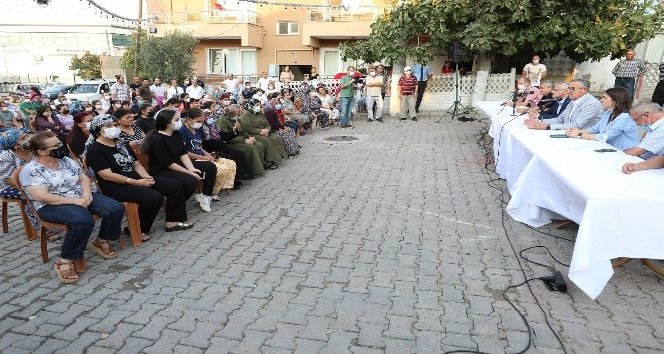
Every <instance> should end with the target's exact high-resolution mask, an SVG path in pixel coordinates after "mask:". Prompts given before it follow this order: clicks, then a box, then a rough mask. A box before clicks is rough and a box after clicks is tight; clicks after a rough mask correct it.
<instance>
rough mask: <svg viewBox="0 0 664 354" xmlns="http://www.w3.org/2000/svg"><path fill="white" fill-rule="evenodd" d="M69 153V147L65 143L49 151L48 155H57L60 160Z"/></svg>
mask: <svg viewBox="0 0 664 354" xmlns="http://www.w3.org/2000/svg"><path fill="white" fill-rule="evenodd" d="M67 155H69V152H68V151H67V147H66V146H64V145H62V146H60V147H59V148H57V149H53V150H51V152H49V153H48V156H51V157H55V158H56V159H58V160H61V159H64V158H65V157H66V156H67Z"/></svg>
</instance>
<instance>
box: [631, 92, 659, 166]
mask: <svg viewBox="0 0 664 354" xmlns="http://www.w3.org/2000/svg"><path fill="white" fill-rule="evenodd" d="M629 115H630V116H631V117H632V119H634V121H635V122H636V124H637V125H641V126H642V127H643V128H645V130H646V133H645V135H644V136H643V138H641V142H640V143H639V145H638V146H636V147H633V148H629V149H626V150H625V153H626V154H628V155H632V156H640V157H641V158H642V159H644V160H647V159H650V158H651V157H654V156H655V155H656V154H657V153H658V152H660V151H663V150H664V124H662V123H663V122H664V119H662V118H664V109H662V107H661V106H660V105H658V104H657V103H654V102H642V103H639V104H637V105H636V106H634V107H632V109H631V110H630V111H629Z"/></svg>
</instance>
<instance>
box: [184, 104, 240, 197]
mask: <svg viewBox="0 0 664 354" xmlns="http://www.w3.org/2000/svg"><path fill="white" fill-rule="evenodd" d="M203 121H204V117H203V111H202V110H200V109H198V108H192V109H190V110H188V111H187V118H186V119H185V120H184V124H183V125H182V127H180V130H179V132H180V135H182V140H184V146H185V148H186V149H187V154H188V155H189V158H190V159H191V160H192V161H194V162H197V161H209V162H212V163H214V165H215V166H216V168H217V171H216V173H215V182H214V188H212V200H213V201H219V200H220V199H219V196H218V194H219V191H221V190H222V189H231V188H233V186H234V185H235V171H236V167H235V162H234V161H233V160H227V159H224V158H217V157H216V156H214V155H212V154H210V153H209V152H207V151H205V150H203V129H202V128H203V124H204V122H203ZM206 178H207V176H206Z"/></svg>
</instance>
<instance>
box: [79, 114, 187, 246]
mask: <svg viewBox="0 0 664 354" xmlns="http://www.w3.org/2000/svg"><path fill="white" fill-rule="evenodd" d="M90 133H91V134H92V137H93V138H94V141H93V142H92V143H91V144H90V145H89V146H88V150H87V155H86V158H87V161H88V162H89V165H90V168H92V170H93V171H94V172H95V174H96V175H97V178H98V183H99V188H100V189H101V190H102V192H104V194H105V195H107V196H109V197H111V198H113V199H115V200H118V201H120V202H131V203H137V204H138V205H139V209H138V216H139V219H140V223H141V233H142V240H143V241H147V240H149V239H150V236H149V234H150V229H152V224H153V223H154V220H155V218H156V217H157V214H158V213H159V209H160V208H161V205H162V204H163V201H164V197H166V231H169V230H172V229H173V228H177V229H178V230H183V229H189V228H191V227H192V226H191V224H184V222H185V221H187V208H186V205H185V202H186V200H185V194H184V188H183V186H182V184H181V183H180V182H179V181H177V180H174V179H171V178H167V177H152V176H151V175H150V174H149V173H148V171H147V170H146V169H145V167H144V166H143V165H141V163H140V162H138V160H137V159H136V156H135V155H134V153H133V152H132V150H131V149H128V146H127V144H126V143H125V142H124V141H123V140H122V139H121V138H120V137H119V136H120V128H119V127H118V122H117V121H116V118H115V117H113V116H110V115H99V116H97V117H95V119H94V120H93V121H92V125H91V127H90ZM125 233H126V234H129V231H128V230H127V229H125Z"/></svg>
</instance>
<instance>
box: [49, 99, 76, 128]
mask: <svg viewBox="0 0 664 354" xmlns="http://www.w3.org/2000/svg"><path fill="white" fill-rule="evenodd" d="M55 107H56V108H55V109H56V110H57V112H58V113H57V114H56V115H55V117H57V118H58V120H59V121H60V122H62V124H64V125H65V129H66V130H67V131H70V130H71V127H72V126H73V125H74V116H72V115H71V114H69V105H67V104H64V103H63V104H59V105H57V106H55ZM51 109H53V107H51ZM53 113H55V112H53ZM53 113H51V115H53Z"/></svg>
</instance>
